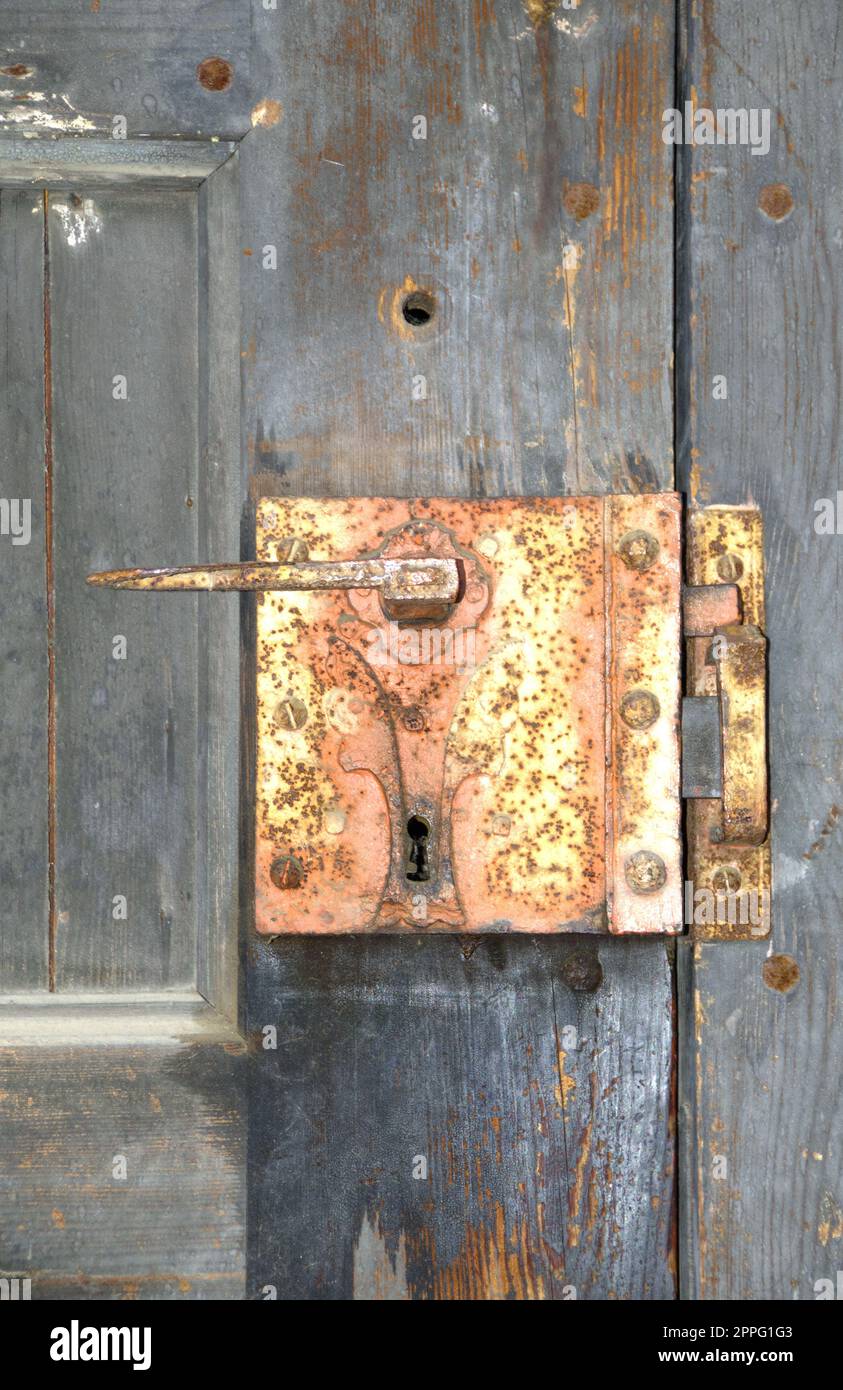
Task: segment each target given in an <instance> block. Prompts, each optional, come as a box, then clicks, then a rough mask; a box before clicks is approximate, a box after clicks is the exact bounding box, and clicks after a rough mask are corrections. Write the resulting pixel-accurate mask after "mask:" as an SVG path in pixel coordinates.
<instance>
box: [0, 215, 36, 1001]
mask: <svg viewBox="0 0 843 1390" xmlns="http://www.w3.org/2000/svg"><path fill="white" fill-rule="evenodd" d="M33 209H34V211H33ZM43 243H44V220H43V215H42V210H41V196H40V194H37V193H36V194H33V193H22V192H8V191H3V192H0V264H2V266H3V274H2V275H1V276H0V314H2V328H1V329H0V341H2V349H0V352H2V360H0V436H2V439H3V465H2V484H0V491H1V492H2V496H3V497H4V498H5V499H6V501H7V502H8V503H10V504H11V502H12V500H13V499H16V500H17V501H19V502H20V503H21V506H22V507H25V506H26V504H27V503H28V504H29V515H30V525H31V535H30V539H29V544H28V545H24V544H20V543H17V544H16V543H14V541H15V538H14V536H13V535H12V534H6V535H0V699H1V700H2V708H3V730H4V732H3V738H2V740H0V979H2V981H3V984H2V986H0V988H3V989H7V990H9V989H46V988H47V976H48V925H47V917H48V904H47V600H46V570H45V563H44V380H43V368H44V307H43V296H42V284H43V276H42V265H43ZM25 518H26V512H25V511H21V512H20V513H19V514H18V521H19V523H25ZM9 521H10V522H11V521H13V516H12V513H11V512H10V513H9ZM25 537H26V533H25V531H21V532H20V533H19V535H18V537H17V539H18V541H19V542H22V541H23V540H25Z"/></svg>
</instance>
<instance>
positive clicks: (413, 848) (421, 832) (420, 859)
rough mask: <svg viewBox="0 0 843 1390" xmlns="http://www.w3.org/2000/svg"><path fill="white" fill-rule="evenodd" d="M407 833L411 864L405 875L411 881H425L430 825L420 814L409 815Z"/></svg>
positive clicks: (428, 867) (427, 868)
mask: <svg viewBox="0 0 843 1390" xmlns="http://www.w3.org/2000/svg"><path fill="white" fill-rule="evenodd" d="M407 834H408V835H409V837H410V853H409V860H410V864H411V866H412V867H411V868H410V869H408V870H407V877H408V878H409V879H410V880H411V881H412V882H413V883H427V881H428V879H429V878H430V859H429V856H428V848H427V842H428V838H429V836H430V826H429V824H428V822H427V821H426V820H422V818H421V816H410V819H409V820H408V821H407Z"/></svg>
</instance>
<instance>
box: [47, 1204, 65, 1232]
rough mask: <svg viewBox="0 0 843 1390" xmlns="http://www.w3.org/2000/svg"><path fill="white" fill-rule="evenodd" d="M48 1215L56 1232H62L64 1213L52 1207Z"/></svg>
mask: <svg viewBox="0 0 843 1390" xmlns="http://www.w3.org/2000/svg"><path fill="white" fill-rule="evenodd" d="M50 1215H51V1218H52V1222H53V1225H54V1226H55V1228H56V1230H58V1231H63V1230H64V1227H65V1221H64V1212H63V1211H59V1209H58V1207H54V1208H53V1210H52V1212H51V1213H50Z"/></svg>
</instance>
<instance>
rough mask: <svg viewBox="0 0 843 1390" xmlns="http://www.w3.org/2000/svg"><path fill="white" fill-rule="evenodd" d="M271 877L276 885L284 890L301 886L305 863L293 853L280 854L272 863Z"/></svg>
mask: <svg viewBox="0 0 843 1390" xmlns="http://www.w3.org/2000/svg"><path fill="white" fill-rule="evenodd" d="M269 877H270V878H271V880H272V882H273V883H274V884H275V887H276V888H280V889H281V890H282V891H284V890H286V889H288V888H301V886H302V884H303V882H304V865H303V864H302V862H301V860H300V859H296V857H295V856H294V855H292V854H280V855H279V856H278V858H277V859H273V861H272V863H271V865H270V868H269Z"/></svg>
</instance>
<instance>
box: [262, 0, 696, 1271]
mask: <svg viewBox="0 0 843 1390" xmlns="http://www.w3.org/2000/svg"><path fill="white" fill-rule="evenodd" d="M529 8H532V9H533V13H534V15H537V13H538V9H539V7H538V6H536V7H526V8H525V6H523V5H522V4H520V3H510V4H498V5H497V6H495V7H494V10H493V8H492V7H491V6H485V5H476V6H473V7H472V6H468V5H465V6H453V5H445V4H436V3H434V4H423V5H416V6H412V7H408V6H407V5H405V4H399V3H390V4H386V5H382V6H379V7H378V8H377V9H374V8H372V7H367V6H359V7H349V6H347V5H344V4H341V3H337V0H326V2H325V3H323V4H321V5H320V6H319V7H318V8H311V9H307V10H302V9H295V10H293V9H290V8H285V9H283V11H282V8H281V7H279V10H278V12H277V13H274V14H266V13H263V14H262V13H260V12H257V13H256V15H255V36H256V42H257V53H256V57H255V63H254V80H255V96H256V97H267V98H280V99H281V100H282V102H283V105H284V116H283V118H282V119H281V120H279V121H278V123H277V124H275V125H273V126H271V127H263V126H258V127H256V128H255V129H254V130H253V131H252V132H251V133H250V134H249V135H248V136H247V137H246V139H245V141H244V142H243V143H242V145H241V151H240V172H241V181H242V188H243V224H242V244H243V246H244V248H248V249H250V250H251V252H252V254H251V255H248V256H246V257H245V258H244V261H243V274H242V307H243V330H242V336H243V352H244V358H243V361H244V419H243V429H244V448H245V450H246V453H247V456H248V458H249V460H250V467H251V478H252V495H253V496H254V495H259V494H265V493H278V494H286V493H293V494H312V493H315V494H321V493H329V494H340V495H342V494H344V493H348V494H356V493H362V494H378V493H385V494H387V495H389V494H397V495H408V494H409V495H413V494H416V493H425V492H429V493H436V492H443V493H451V494H457V495H460V494H464V495H475V496H482V495H495V494H499V493H513V494H517V493H522V492H531V491H532V492H539V493H549V494H560V493H566V492H569V493H571V492H574V493H575V492H577V491H580V490H584V491H592V492H602V491H610V490H613V489H614V490H618V491H630V490H635V489H644V490H646V489H651V488H658V487H670V486H671V484H672V462H671V459H672V454H671V446H672V408H671V376H670V343H671V332H672V297H671V295H672V239H673V214H672V207H671V168H672V158H671V152H670V151H669V150H668V149H667V147H666V146H665V145H664V144H663V143H662V141H661V138H660V130H661V126H660V114H661V111H662V109H663V107H664V106H665V105H667V104H669V101H670V100H671V99H672V84H673V6H672V5H670V4H667V3H644V4H636V5H634V6H629V7H626V6H624V7H612V9H611V10H610V9H609V8H607V7H604V8H603V9H602V10H600V11H599V12H596V11H595V12H594V18H593V19H589V16H588V14H581V15H577V14H570V15H568V14H563V12H562V11H561V10H559V11H558V13H557V14H556V15H555V16H553V15H550V14H548V15H547V16H546V17H545V18H544V19H538V18H537V19H535V20H533V19H531V18H530V15H529V13H528V9H529ZM544 9H545V10H547V11H550V10H551V9H552V7H551V6H546V7H544ZM557 21H558V22H557ZM417 113H427V116H428V121H429V124H428V138H427V140H426V141H414V140H413V139H412V134H411V125H412V120H413V116H414V115H415V114H417ZM654 122H655V123H657V124H656V126H654ZM642 124H644V125H645V126H646V130H647V132H648V134H647V137H646V138H645V139H644V140H642V139H641V132H640V126H641V125H642ZM573 184H576V185H577V186H578V187H577V190H576V191H574V192H572V190H571V185H573ZM590 190H591V191H590ZM598 190H599V192H598ZM571 209H574V210H573V211H572V210H571ZM578 213H579V214H581V216H578V215H577V214H578ZM270 243H274V244H276V245H277V247H278V269H277V270H275V271H272V270H265V269H263V268H262V263H261V250H262V248H263V247H264V246H265V245H267V244H270ZM407 277H410V281H411V282H415V283H416V284H418V285H422V286H424V285H429V286H430V287H431V288H432V289H433V290H434V292H436V293H437V294H438V296H439V299H440V306H441V307H440V310H439V315H440V316H439V318H438V319H435V320H434V322H433V326H432V328H431V329H428V330H423V331H422V333H421V334H418V335H414V334H413V333H412V331H411V330H409V329H407V328H406V325H404V326H403V327H402V320H401V318H400V314H397V313H396V314H395V315H393V314H392V313H391V306H392V304H393V302H395V303H396V304H398V303H399V302H400V287H401V286H402V285H403V284H404V283H405V281H406V279H407ZM419 373H421V374H423V375H424V376H425V377H426V379H427V384H428V397H427V400H426V401H423V402H417V401H416V402H414V401H413V399H412V397H411V388H412V378H413V377H414V376H415V375H417V374H419ZM250 524H251V522H250ZM248 529H249V528H247V530H248ZM569 949H570V946H569V944H567V943H563V942H562V941H542V942H541V943H540V944H537V943H533V942H531V941H524V942H517V941H510V940H504V941H499V942H483V943H482V944H481V945H479V946H478V948H477V950H476V951H475V952H474V954H472V955H470V957H468V958H466V955H467V953H466V954H464V952H463V949H462V946H461V943H460V942H459V941H458V940H456V939H447V938H442V939H439V940H425V939H421V938H420V939H418V940H416V941H413V942H408V941H406V940H405V941H399V942H390V941H368V940H367V941H348V942H342V941H336V942H334V941H331V942H324V941H299V940H284V939H279V940H278V941H277V942H276V943H275V945H274V946H267V945H265V944H259V943H254V944H253V946H252V950H251V953H250V955H251V960H250V965H249V974H248V1009H249V1027H250V1035H251V1037H252V1039H253V1042H254V1045H255V1047H256V1049H257V1053H256V1059H255V1065H254V1067H253V1068H252V1071H251V1073H250V1076H251V1095H250V1179H249V1200H250V1254H249V1288H250V1294H251V1296H253V1297H259V1296H260V1290H261V1288H262V1287H263V1286H264V1285H266V1284H272V1285H275V1286H277V1288H278V1291H279V1297H288V1298H293V1297H299V1298H301V1297H307V1298H337V1297H351V1296H353V1295H354V1296H357V1297H372V1296H385V1294H386V1293H387V1292H388V1293H389V1296H390V1297H414V1298H425V1297H447V1296H451V1297H471V1298H478V1299H479V1298H493V1297H518V1296H521V1297H544V1298H562V1297H563V1296H568V1297H570V1288H571V1286H574V1287H576V1288H577V1290H578V1293H579V1296H580V1297H608V1296H610V1295H611V1296H614V1297H619V1298H622V1297H644V1296H647V1297H657V1298H665V1297H671V1296H672V1292H673V1277H672V1265H673V1258H672V1256H673V1252H672V1231H671V1216H672V1196H673V1183H674V1175H673V1162H672V1160H673V1136H672V1130H671V1116H670V1098H671V1036H672V1034H671V971H670V968H669V963H668V958H667V951H666V948H665V946H664V944H663V943H661V942H651V943H640V944H637V945H630V944H627V943H622V942H617V941H607V942H605V943H602V942H601V945H600V948H599V949H600V957H601V960H602V962H603V968H604V971H605V977H606V983H605V984H604V985H603V987H602V988H601V989H600V990H598V992H597V994H595V995H594V996H593V997H590V998H586V999H580V1000H579V1001H578V1000H577V998H576V997H575V996H573V995H572V994H571V993H570V991H569V990H568V989H567V987H566V985H565V984H564V982H563V980H564V969H565V961H566V959H567V953H568V951H569ZM266 1025H274V1026H276V1027H277V1028H278V1047H277V1050H276V1051H271V1050H264V1049H263V1047H262V1046H261V1043H262V1030H263V1028H264V1027H265V1026H266ZM568 1025H571V1026H574V1027H576V1028H577V1029H578V1035H577V1037H578V1041H577V1042H576V1043H575V1044H574V1045H573V1046H567V1047H566V1046H565V1044H564V1041H563V1038H564V1037H567V1036H568V1035H567V1034H564V1029H565V1028H566V1026H568ZM416 1155H424V1156H425V1157H426V1159H427V1162H428V1165H429V1177H428V1179H427V1180H426V1181H421V1180H415V1179H414V1178H413V1175H412V1168H413V1160H414V1157H415V1156H416ZM566 1290H567V1293H566Z"/></svg>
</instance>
